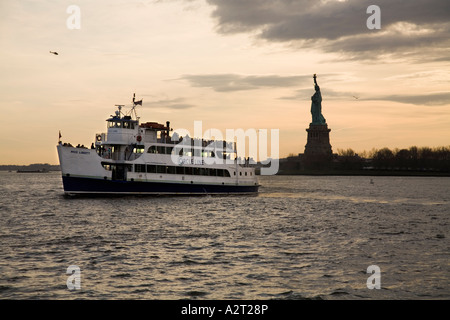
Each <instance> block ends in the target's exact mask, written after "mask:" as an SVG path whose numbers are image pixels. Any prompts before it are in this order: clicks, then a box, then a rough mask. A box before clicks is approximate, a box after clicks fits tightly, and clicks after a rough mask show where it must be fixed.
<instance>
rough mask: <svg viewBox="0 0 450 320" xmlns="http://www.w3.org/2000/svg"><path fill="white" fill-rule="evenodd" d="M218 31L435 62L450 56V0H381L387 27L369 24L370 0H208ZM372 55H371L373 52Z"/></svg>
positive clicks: (351, 52)
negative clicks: (373, 27)
mask: <svg viewBox="0 0 450 320" xmlns="http://www.w3.org/2000/svg"><path fill="white" fill-rule="evenodd" d="M207 2H208V3H209V4H210V5H212V6H214V8H215V9H214V11H213V13H212V15H213V17H214V18H215V20H216V22H217V26H216V28H217V32H219V33H221V34H233V33H240V32H252V33H253V34H256V35H257V37H258V38H261V39H264V40H267V41H272V42H289V43H290V44H292V45H295V44H297V45H299V46H302V47H310V48H316V49H317V48H318V49H321V50H324V51H326V52H339V53H344V54H347V55H349V56H350V57H355V56H357V58H358V59H372V58H373V57H374V56H377V55H381V54H392V55H396V54H403V53H405V52H409V51H411V50H416V51H415V53H417V54H420V53H423V54H424V55H428V59H429V60H447V61H448V60H450V56H449V55H448V51H447V50H446V49H447V48H448V47H449V46H450V38H449V37H448V34H449V33H450V1H442V0H414V1H392V0H377V1H376V5H378V6H379V7H380V9H381V29H380V30H369V29H368V28H367V26H366V22H367V19H368V18H369V17H370V15H371V14H367V13H366V10H367V7H368V6H369V5H371V4H374V3H373V2H372V1H368V0H346V1H337V0H328V1H316V0H295V1H294V0H246V1H242V0H227V1H223V0H207ZM369 52H370V53H372V55H371V56H370V57H368V56H367V53H369Z"/></svg>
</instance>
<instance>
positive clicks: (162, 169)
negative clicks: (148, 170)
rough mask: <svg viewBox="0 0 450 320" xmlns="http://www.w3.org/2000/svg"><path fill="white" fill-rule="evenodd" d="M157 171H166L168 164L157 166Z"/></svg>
mask: <svg viewBox="0 0 450 320" xmlns="http://www.w3.org/2000/svg"><path fill="white" fill-rule="evenodd" d="M156 173H166V166H156Z"/></svg>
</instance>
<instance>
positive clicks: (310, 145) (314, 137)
mask: <svg viewBox="0 0 450 320" xmlns="http://www.w3.org/2000/svg"><path fill="white" fill-rule="evenodd" d="M306 131H307V132H308V140H307V143H306V146H305V158H306V160H307V161H308V162H311V161H312V162H324V161H330V160H331V159H332V157H333V151H332V150H331V144H330V131H331V129H328V125H327V124H326V123H325V124H312V123H310V124H309V129H306Z"/></svg>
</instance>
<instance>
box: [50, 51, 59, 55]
mask: <svg viewBox="0 0 450 320" xmlns="http://www.w3.org/2000/svg"><path fill="white" fill-rule="evenodd" d="M50 53H53V54H54V55H55V56H57V55H58V52H55V51H50Z"/></svg>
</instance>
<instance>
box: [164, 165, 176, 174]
mask: <svg viewBox="0 0 450 320" xmlns="http://www.w3.org/2000/svg"><path fill="white" fill-rule="evenodd" d="M175 168H176V167H174V166H169V167H166V170H167V173H170V174H175Z"/></svg>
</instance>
